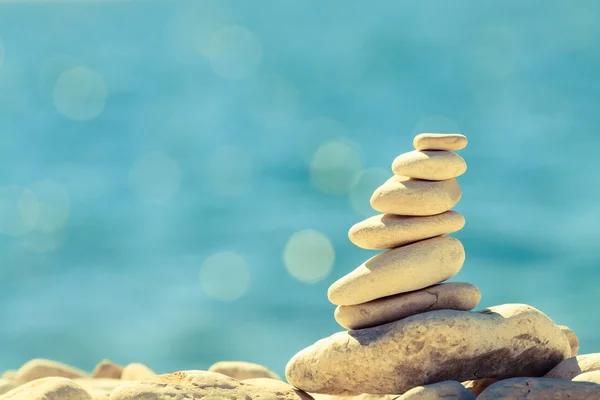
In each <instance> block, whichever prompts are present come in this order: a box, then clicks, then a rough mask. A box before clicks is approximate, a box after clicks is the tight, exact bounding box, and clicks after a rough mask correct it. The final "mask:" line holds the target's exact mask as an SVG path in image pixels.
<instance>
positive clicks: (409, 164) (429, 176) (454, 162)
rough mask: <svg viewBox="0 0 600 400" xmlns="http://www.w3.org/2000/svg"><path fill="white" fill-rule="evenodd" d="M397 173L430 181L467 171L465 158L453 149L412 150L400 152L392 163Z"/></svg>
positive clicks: (393, 169) (456, 175)
mask: <svg viewBox="0 0 600 400" xmlns="http://www.w3.org/2000/svg"><path fill="white" fill-rule="evenodd" d="M392 171H393V172H394V174H396V175H402V176H408V177H411V178H418V179H426V180H430V181H443V180H446V179H452V178H456V177H458V176H461V175H462V174H464V173H465V172H466V171H467V163H466V162H465V160H464V158H462V157H461V156H459V155H458V154H456V153H453V152H451V151H432V150H428V151H418V150H415V151H410V152H408V153H403V154H400V155H399V156H398V157H396V159H395V160H394V162H393V163H392Z"/></svg>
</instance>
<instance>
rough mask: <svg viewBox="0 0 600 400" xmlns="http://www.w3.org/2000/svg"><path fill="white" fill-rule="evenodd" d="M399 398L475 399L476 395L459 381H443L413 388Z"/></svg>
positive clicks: (405, 399)
mask: <svg viewBox="0 0 600 400" xmlns="http://www.w3.org/2000/svg"><path fill="white" fill-rule="evenodd" d="M397 400H475V396H474V395H473V393H471V392H469V391H468V390H467V389H465V387H464V386H463V385H461V384H460V383H459V382H456V381H443V382H438V383H433V384H431V385H426V386H417V387H416V388H412V389H410V390H409V391H408V392H406V393H404V394H403V395H402V396H400V397H398V398H397Z"/></svg>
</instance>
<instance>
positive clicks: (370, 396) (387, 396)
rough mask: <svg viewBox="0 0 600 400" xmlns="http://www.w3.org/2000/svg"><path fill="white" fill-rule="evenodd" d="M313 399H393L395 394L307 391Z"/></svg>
mask: <svg viewBox="0 0 600 400" xmlns="http://www.w3.org/2000/svg"><path fill="white" fill-rule="evenodd" d="M309 394H310V395H311V396H312V397H313V398H314V399H315V400H394V399H397V398H398V395H397V394H359V395H358V396H335V395H333V396H332V395H328V394H318V393H309Z"/></svg>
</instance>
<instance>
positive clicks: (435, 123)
mask: <svg viewBox="0 0 600 400" xmlns="http://www.w3.org/2000/svg"><path fill="white" fill-rule="evenodd" d="M419 133H461V131H460V127H459V126H458V124H457V123H456V121H454V120H453V119H451V118H448V117H445V116H443V115H430V116H428V117H425V118H421V119H420V120H419V121H418V122H417V123H416V124H415V127H414V128H413V131H412V134H413V135H415V136H416V135H418V134H419Z"/></svg>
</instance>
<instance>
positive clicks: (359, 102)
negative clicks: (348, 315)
mask: <svg viewBox="0 0 600 400" xmlns="http://www.w3.org/2000/svg"><path fill="white" fill-rule="evenodd" d="M599 18H600V2H597V1H594V0H578V1H571V0H564V1H556V0H529V1H519V0H508V1H501V2H494V1H463V0H452V1H448V0H427V1H420V2H416V1H386V2H368V1H359V0H357V1H343V0H331V1H327V2H322V1H317V0H281V1H276V0H272V1H266V0H253V1H233V0H231V1H224V0H223V1H221V0H208V1H207V0H188V1H184V0H181V1H174V0H172V1H166V0H164V1H160V0H156V1H142V0H140V1H118V0H115V1H85V0H73V1H66V0H63V1H52V0H47V1H42V0H37V1H28V0H15V1H6V0H0V150H1V157H2V168H1V170H0V186H1V187H0V232H1V233H2V235H1V237H0V262H1V263H0V299H1V306H0V318H1V320H2V323H1V324H0V343H1V346H0V348H1V352H0V354H1V356H0V368H1V369H9V368H18V367H19V366H20V365H21V364H22V363H24V362H26V361H27V360H29V359H31V358H35V357H44V358H50V359H55V360H59V361H62V362H66V363H69V364H72V365H75V366H77V367H79V368H83V369H87V370H91V369H92V368H93V366H94V365H95V363H96V362H97V361H99V360H100V359H102V358H109V359H112V360H113V361H115V362H118V363H122V364H126V363H129V362H142V363H145V364H147V365H148V366H150V367H151V368H153V369H154V370H155V371H157V372H159V373H164V372H171V371H175V370H183V369H204V368H207V367H208V366H209V365H210V364H212V363H213V362H216V361H220V360H246V361H252V362H258V363H261V364H264V365H266V366H268V367H270V368H272V369H273V370H275V371H276V372H278V373H280V374H282V373H283V370H284V367H285V364H286V362H287V361H288V360H289V358H290V357H291V356H292V355H293V354H295V353H296V352H297V351H299V350H300V349H302V348H304V347H306V346H308V345H310V344H312V343H313V342H314V341H316V340H318V339H320V338H322V337H325V336H328V335H330V334H332V333H334V332H336V331H339V330H341V328H340V327H339V326H338V325H337V324H336V322H335V321H334V319H333V310H334V306H333V305H331V304H330V303H329V302H328V301H327V296H326V291H327V288H328V286H329V285H330V284H331V283H332V282H334V281H335V280H336V279H337V278H339V277H341V276H342V275H344V274H346V273H347V272H349V271H351V270H352V269H354V268H355V267H357V266H358V265H359V264H361V263H362V262H363V261H365V260H366V259H367V258H369V257H371V256H373V255H374V254H375V252H372V251H366V250H361V249H359V248H357V247H355V246H353V245H352V244H351V243H350V241H349V240H348V238H347V231H348V228H350V227H351V226H352V225H353V224H354V223H356V222H359V221H360V220H362V219H364V218H365V217H367V216H369V215H373V214H374V212H373V211H372V210H371V209H370V207H369V197H370V195H371V192H372V191H373V190H374V189H375V188H376V187H377V186H378V185H379V184H381V183H382V182H383V181H385V180H386V179H387V178H388V177H389V176H391V173H392V172H391V167H390V166H391V163H392V161H393V159H394V158H395V157H396V156H397V155H398V154H400V153H403V152H406V151H410V150H411V149H412V138H413V136H414V135H415V134H417V133H420V132H461V133H464V134H465V135H467V136H468V138H469V140H470V143H469V146H468V147H467V149H465V150H464V151H462V152H461V155H462V156H463V157H464V158H465V159H466V160H467V162H468V165H469V170H468V171H467V173H466V174H465V175H464V176H462V177H461V178H459V182H460V184H461V186H462V188H463V199H462V201H461V202H460V203H459V205H458V206H457V207H456V208H455V209H456V210H458V211H460V212H462V213H463V214H464V215H465V216H466V219H467V225H466V227H465V229H464V230H463V231H461V232H459V233H458V234H457V235H456V237H458V238H460V239H461V240H462V241H463V243H464V245H465V248H466V251H467V261H466V263H465V265H464V267H463V270H462V271H461V272H460V273H459V274H458V275H457V276H456V277H455V278H454V279H453V280H461V281H469V282H472V283H475V284H476V285H478V286H479V288H480V289H481V291H482V293H483V299H482V302H481V304H480V307H479V308H483V307H487V306H492V305H496V304H503V303H528V304H531V305H533V306H535V307H537V308H539V309H540V310H542V311H544V312H545V313H546V314H548V315H549V316H550V317H551V318H553V319H554V320H555V321H556V322H557V323H559V324H565V325H568V326H569V327H571V328H572V329H573V330H574V331H575V332H576V333H577V334H578V336H579V339H580V341H581V352H582V353H586V352H597V351H600V333H599V332H600V313H599V312H598V311H597V309H596V306H597V304H598V302H599V301H600V266H599V264H600V224H599V222H600V181H599V179H598V175H599V174H600V158H599V157H598V155H599V154H600V132H599V128H598V126H599V124H600V83H599V82H600V81H599V76H600V75H599V70H600V43H599V40H598V38H599V37H600V24H599V23H598V21H599Z"/></svg>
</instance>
